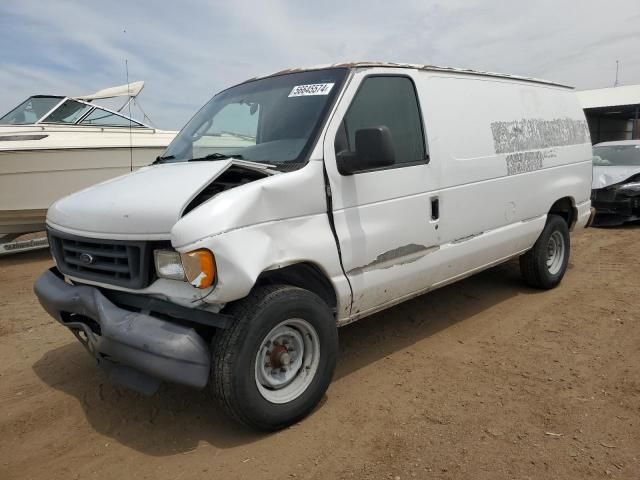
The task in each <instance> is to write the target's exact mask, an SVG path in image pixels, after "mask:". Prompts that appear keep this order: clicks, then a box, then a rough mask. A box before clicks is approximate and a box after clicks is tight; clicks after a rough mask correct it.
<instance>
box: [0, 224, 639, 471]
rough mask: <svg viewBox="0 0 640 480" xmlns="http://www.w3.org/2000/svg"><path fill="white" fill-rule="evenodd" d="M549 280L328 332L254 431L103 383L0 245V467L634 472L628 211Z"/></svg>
mask: <svg viewBox="0 0 640 480" xmlns="http://www.w3.org/2000/svg"><path fill="white" fill-rule="evenodd" d="M573 248H574V250H573V255H572V260H571V265H570V270H569V272H568V274H567V276H566V277H565V280H564V282H563V284H562V285H561V286H560V287H559V288H557V289H555V290H553V291H550V292H537V291H534V290H531V289H529V288H527V287H526V286H524V284H523V283H522V281H521V280H520V277H519V274H518V269H517V264H516V263H509V264H506V265H502V266H500V267H497V268H494V269H492V270H489V271H487V272H484V273H481V274H479V275H476V276H475V277H472V278H469V279H467V280H465V281H463V282H460V283H458V284H456V285H452V286H450V287H446V288H444V289H441V290H439V291H436V292H433V293H430V294H428V295H425V296H423V297H421V298H418V299H416V300H413V301H410V302H408V303H405V304H403V305H400V306H398V307H396V308H393V309H391V310H389V311H387V312H384V313H381V314H378V315H376V316H374V317H371V318H369V319H365V320H362V321H361V322H358V323H356V324H354V325H351V326H348V327H345V328H344V329H342V330H341V331H340V341H341V349H340V351H341V353H340V358H339V362H338V370H337V372H336V376H335V379H334V381H333V384H332V385H331V387H330V389H329V391H328V394H327V396H326V398H325V400H324V401H323V402H322V404H321V405H320V407H319V408H318V409H317V410H316V411H315V412H314V413H313V414H312V415H311V416H310V417H309V418H307V419H306V420H305V421H303V422H301V423H300V424H298V425H295V426H294V427H292V428H289V429H287V430H284V431H282V432H279V433H276V434H271V435H263V434H256V433H253V432H251V431H248V430H246V429H243V428H241V427H239V426H237V425H235V424H234V423H232V422H231V421H229V420H227V419H226V418H225V417H224V416H222V415H221V414H220V413H219V412H218V411H217V409H216V407H215V405H213V404H212V403H211V402H210V401H209V399H208V397H207V395H205V394H204V393H202V392H198V391H191V390H188V389H185V388H180V387H177V386H165V387H163V388H162V389H161V391H160V392H159V393H158V394H157V395H155V396H154V397H151V398H145V397H142V396H139V395H137V394H134V393H131V392H129V391H127V390H125V389H123V388H121V387H117V386H114V385H111V384H109V383H107V382H105V378H104V377H103V375H102V374H101V373H100V372H99V371H98V370H97V369H96V368H95V367H94V365H93V361H92V359H91V358H90V357H89V356H88V355H87V354H86V353H85V352H84V350H83V349H82V347H81V346H80V344H79V343H77V342H76V341H75V339H74V338H73V337H72V335H71V334H70V333H69V332H68V331H66V330H65V329H64V328H62V327H60V326H59V325H57V324H56V323H54V321H53V320H52V319H51V318H49V317H48V316H47V315H46V314H45V313H44V311H43V310H42V309H41V308H40V306H39V305H38V303H37V301H36V299H35V298H34V295H33V293H32V290H31V288H32V284H33V281H34V279H35V278H36V276H37V275H38V274H39V273H40V272H41V271H43V270H44V269H45V268H47V267H48V266H49V265H50V264H51V261H50V259H49V258H48V256H47V253H46V252H32V253H24V254H20V255H16V256H13V257H5V258H0V479H14V478H42V479H44V478H46V479H54V478H64V479H73V478H81V479H86V478H122V479H132V478H153V479H162V478H171V479H180V478H225V479H233V478H254V479H259V478H294V477H295V478H312V479H324V478H380V479H397V478H401V479H405V478H468V479H474V480H479V479H491V480H495V479H502V478H505V479H506V478H514V479H527V478H531V479H551V478H563V479H564V478H573V479H585V478H626V479H638V478H640V461H639V458H640V315H639V313H638V312H639V311H640V295H638V293H639V292H640V273H639V272H640V254H639V253H638V252H639V249H640V227H629V228H623V229H616V230H613V229H611V230H597V229H591V230H589V231H583V232H581V233H579V234H577V235H575V236H574V237H573Z"/></svg>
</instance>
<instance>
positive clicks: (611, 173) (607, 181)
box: [591, 165, 640, 190]
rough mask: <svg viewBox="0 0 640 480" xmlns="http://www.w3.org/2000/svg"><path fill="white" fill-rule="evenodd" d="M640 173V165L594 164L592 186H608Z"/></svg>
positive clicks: (595, 187) (594, 187) (593, 187)
mask: <svg viewBox="0 0 640 480" xmlns="http://www.w3.org/2000/svg"><path fill="white" fill-rule="evenodd" d="M637 173H640V165H631V166H594V167H593V182H592V184H591V188H592V189H593V190H596V189H598V188H604V187H608V186H609V185H615V184H616V183H620V182H623V181H625V180H626V179H627V178H629V177H632V176H633V175H636V174H637Z"/></svg>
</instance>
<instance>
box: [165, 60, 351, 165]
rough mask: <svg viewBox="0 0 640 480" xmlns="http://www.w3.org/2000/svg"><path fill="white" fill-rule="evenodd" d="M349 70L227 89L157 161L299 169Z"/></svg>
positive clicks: (304, 74) (309, 73) (266, 80)
mask: <svg viewBox="0 0 640 480" xmlns="http://www.w3.org/2000/svg"><path fill="white" fill-rule="evenodd" d="M347 71H348V70H347V69H340V68H336V69H327V70H315V71H307V72H297V73H290V74H285V75H277V76H273V77H267V78H263V79H259V80H253V81H249V82H246V83H243V84H241V85H238V86H235V87H232V88H230V89H228V90H225V91H223V92H221V93H219V94H217V95H216V96H215V97H213V98H212V99H211V100H210V101H209V103H207V104H206V105H205V106H204V107H203V108H202V109H201V110H200V111H199V112H198V113H197V114H196V115H195V116H194V117H193V118H192V119H191V120H190V121H189V123H187V125H186V126H185V127H184V128H183V129H182V130H181V131H180V133H179V134H178V135H177V137H176V138H175V139H174V140H173V142H171V144H169V147H167V150H166V151H165V153H164V154H163V155H162V156H161V157H159V159H158V162H160V163H173V162H187V161H202V160H206V161H215V160H219V159H225V158H229V157H233V158H239V159H243V160H248V161H253V162H260V163H265V164H272V165H276V166H278V165H280V166H282V165H283V164H288V165H289V166H290V167H291V166H294V164H300V165H302V164H304V163H306V156H307V155H308V154H309V151H310V149H311V148H312V146H313V142H314V139H315V136H316V135H317V133H318V131H319V129H320V127H321V126H322V123H323V122H324V119H325V117H326V116H327V114H328V112H329V109H330V107H331V105H332V103H333V100H334V98H335V97H336V95H337V94H338V92H339V90H340V86H341V85H342V82H343V81H344V78H345V77H346V74H347Z"/></svg>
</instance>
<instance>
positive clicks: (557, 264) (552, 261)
mask: <svg viewBox="0 0 640 480" xmlns="http://www.w3.org/2000/svg"><path fill="white" fill-rule="evenodd" d="M564 255H565V245H564V237H563V236H562V234H561V233H560V232H557V231H556V232H553V233H552V234H551V236H550V237H549V243H547V270H549V273H550V274H551V275H556V274H557V273H558V272H559V271H560V269H561V268H562V263H563V262H564Z"/></svg>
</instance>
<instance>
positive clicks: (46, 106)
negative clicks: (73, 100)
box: [0, 96, 64, 125]
mask: <svg viewBox="0 0 640 480" xmlns="http://www.w3.org/2000/svg"><path fill="white" fill-rule="evenodd" d="M63 98H64V97H42V96H36V97H30V98H28V99H26V100H25V101H24V102H22V103H21V104H20V105H18V106H17V107H16V108H14V109H13V110H11V111H10V112H9V113H7V114H6V115H5V116H4V117H2V118H0V124H2V125H28V124H30V123H36V122H37V121H38V120H40V119H41V118H42V117H43V116H44V115H45V114H47V113H48V112H49V111H50V110H51V109H52V108H53V107H55V106H56V105H57V104H58V103H60V101H61V100H62V99H63Z"/></svg>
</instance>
